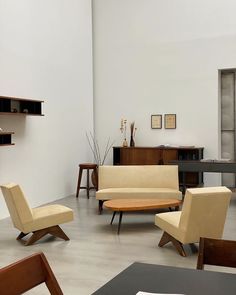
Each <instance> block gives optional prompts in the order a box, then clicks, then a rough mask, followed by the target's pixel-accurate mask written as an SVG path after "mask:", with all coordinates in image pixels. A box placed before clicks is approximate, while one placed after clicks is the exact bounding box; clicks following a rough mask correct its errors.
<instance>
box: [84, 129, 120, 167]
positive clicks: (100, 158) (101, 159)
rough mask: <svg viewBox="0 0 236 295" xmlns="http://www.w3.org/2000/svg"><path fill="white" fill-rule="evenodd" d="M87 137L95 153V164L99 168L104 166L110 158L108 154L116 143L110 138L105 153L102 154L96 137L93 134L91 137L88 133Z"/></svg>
mask: <svg viewBox="0 0 236 295" xmlns="http://www.w3.org/2000/svg"><path fill="white" fill-rule="evenodd" d="M86 137H87V140H88V144H89V147H90V149H91V151H92V153H93V156H94V161H95V163H96V164H97V165H98V166H102V165H104V163H105V160H106V158H107V156H108V153H109V151H110V149H111V148H112V146H113V145H114V141H113V142H111V141H110V137H109V138H108V140H107V143H106V146H105V150H104V153H102V152H101V149H100V146H99V144H98V140H97V139H96V137H95V136H94V135H93V134H92V133H91V132H90V133H89V135H88V133H87V132H86Z"/></svg>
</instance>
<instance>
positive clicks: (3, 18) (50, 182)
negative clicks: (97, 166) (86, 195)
mask: <svg viewBox="0 0 236 295" xmlns="http://www.w3.org/2000/svg"><path fill="white" fill-rule="evenodd" d="M0 36H1V41H0V95H8V96H20V97H26V98H35V99H43V100H45V103H44V111H43V112H44V114H45V117H30V116H28V117H26V118H22V117H21V116H6V115H4V116H0V127H2V128H3V129H4V130H9V131H14V132H15V135H14V136H13V142H15V146H12V147H0V183H6V182H16V183H20V184H21V185H22V188H23V190H24V191H25V193H26V195H27V197H28V199H29V202H30V204H31V205H32V206H36V205H40V204H43V203H46V202H49V201H52V200H55V199H57V198H62V197H64V196H67V195H70V194H73V193H75V189H76V181H77V173H78V171H77V169H78V168H77V167H78V166H77V165H78V163H80V162H84V161H88V160H89V159H91V153H90V152H89V150H88V145H87V142H86V138H85V132H86V131H88V130H92V129H93V91H92V27H91V3H90V1H88V0H70V1H66V0H50V1H48V0H41V1H32V0H21V1H18V0H0ZM7 215H8V211H7V208H6V206H5V202H4V201H3V197H2V195H0V218H3V217H5V216H7Z"/></svg>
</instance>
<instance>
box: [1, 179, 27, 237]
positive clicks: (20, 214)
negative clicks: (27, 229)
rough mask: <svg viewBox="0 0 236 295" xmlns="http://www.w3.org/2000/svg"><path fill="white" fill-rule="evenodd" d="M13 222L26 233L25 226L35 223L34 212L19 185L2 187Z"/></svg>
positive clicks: (10, 184) (12, 184) (13, 184)
mask: <svg viewBox="0 0 236 295" xmlns="http://www.w3.org/2000/svg"><path fill="white" fill-rule="evenodd" d="M1 189H2V193H3V196H4V199H5V201H6V204H7V207H8V210H9V213H10V215H11V219H12V222H13V224H14V226H15V227H16V228H18V229H19V230H21V231H24V224H25V223H29V222H32V221H33V215H32V210H31V208H30V207H29V204H28V202H27V200H26V198H25V196H24V194H23V192H22V190H21V188H20V186H19V185H18V184H15V183H9V184H6V185H1Z"/></svg>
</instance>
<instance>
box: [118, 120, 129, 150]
mask: <svg viewBox="0 0 236 295" xmlns="http://www.w3.org/2000/svg"><path fill="white" fill-rule="evenodd" d="M126 124H127V120H126V119H121V123H120V131H121V133H122V134H123V136H124V137H123V143H122V146H123V147H127V146H128V142H127V140H126Z"/></svg>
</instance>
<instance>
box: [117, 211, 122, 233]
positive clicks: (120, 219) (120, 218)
mask: <svg viewBox="0 0 236 295" xmlns="http://www.w3.org/2000/svg"><path fill="white" fill-rule="evenodd" d="M122 216H123V211H120V217H119V224H118V231H117V234H118V235H119V233H120V226H121V221H122Z"/></svg>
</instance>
